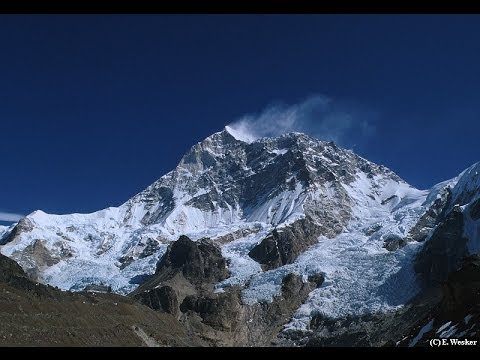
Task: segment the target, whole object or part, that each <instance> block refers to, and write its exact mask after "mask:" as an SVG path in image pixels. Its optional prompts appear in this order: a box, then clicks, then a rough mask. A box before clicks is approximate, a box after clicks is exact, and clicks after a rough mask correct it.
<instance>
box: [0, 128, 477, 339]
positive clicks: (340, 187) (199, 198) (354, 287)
mask: <svg viewBox="0 0 480 360" xmlns="http://www.w3.org/2000/svg"><path fill="white" fill-rule="evenodd" d="M234 134H235V133H234ZM234 134H232V130H231V129H229V128H228V127H226V128H225V129H224V130H223V131H220V132H217V133H214V134H212V135H211V136H209V137H207V138H206V139H204V140H203V141H201V142H198V143H197V144H195V145H193V146H192V148H191V149H190V150H189V151H188V152H187V153H186V154H185V155H184V156H183V157H182V159H181V160H180V162H179V164H178V165H177V167H176V168H175V169H173V170H171V171H170V172H168V173H167V174H165V175H164V176H162V177H161V178H160V179H158V180H157V181H155V182H154V183H152V184H151V185H150V186H148V187H147V188H146V189H145V190H143V191H141V192H139V193H138V194H136V195H135V196H133V197H132V198H131V199H129V200H127V201H126V202H125V203H123V204H122V205H120V206H119V207H110V208H107V209H103V210H100V211H97V212H94V213H90V214H69V215H50V214H46V213H44V212H42V211H36V212H33V213H32V214H30V215H28V216H27V217H25V218H24V219H22V220H21V221H20V222H19V223H18V224H17V225H16V226H15V227H14V228H13V229H12V230H10V231H7V232H6V233H5V234H4V235H3V236H2V237H1V238H2V239H1V243H2V244H3V245H2V247H1V249H0V250H1V252H2V253H3V254H5V255H7V256H9V257H11V258H13V259H14V260H16V261H18V262H19V264H20V265H22V267H23V268H24V269H25V270H26V271H27V273H28V274H29V275H30V276H32V277H34V278H36V279H37V280H39V281H42V282H45V283H49V284H51V285H54V286H58V287H60V288H62V289H65V290H74V291H77V290H82V289H83V288H85V287H86V286H88V285H91V284H100V283H101V284H108V285H110V286H112V289H113V291H115V292H118V293H121V294H127V293H129V292H131V291H133V290H135V289H136V288H137V287H138V286H139V285H140V284H142V283H143V282H144V281H145V279H146V278H148V277H149V276H153V275H154V273H155V271H156V269H157V265H158V263H159V262H160V260H161V259H162V256H163V255H164V254H165V252H167V248H168V247H169V245H170V244H172V242H175V241H176V240H177V239H178V238H179V237H180V236H183V235H187V236H188V237H189V238H191V239H192V240H194V241H197V240H201V239H205V238H208V239H209V240H211V241H213V242H214V243H215V244H216V245H217V246H219V247H220V248H221V254H222V256H223V258H225V259H226V263H227V267H228V270H229V274H230V276H229V277H227V278H224V279H221V280H219V282H217V283H216V284H212V285H213V289H214V292H215V293H218V294H221V293H223V292H229V291H230V290H229V289H233V288H238V287H240V289H241V292H240V295H239V296H240V301H241V302H242V303H243V304H245V305H246V306H254V305H255V304H258V303H264V302H266V303H271V302H274V301H276V300H275V299H276V298H277V297H278V296H280V295H281V294H282V283H283V279H284V278H285V276H287V275H288V274H292V273H293V274H297V275H299V276H300V277H303V278H304V279H305V278H306V277H309V276H322V277H323V278H324V280H325V281H324V282H323V284H322V286H320V287H319V288H317V289H311V291H310V293H309V295H308V298H305V300H302V302H303V304H302V305H300V306H299V308H298V309H297V310H296V311H295V313H294V314H292V317H291V319H290V321H289V323H288V324H285V331H287V332H288V331H290V330H291V331H294V330H301V331H304V330H308V329H309V328H310V323H311V321H312V318H314V317H315V316H317V315H319V314H322V316H326V317H332V318H336V317H338V318H340V317H342V316H346V315H349V316H351V315H355V316H363V315H365V314H368V313H372V312H374V313H375V312H389V311H396V310H398V309H400V308H401V307H402V306H404V305H405V304H407V303H408V302H409V301H410V300H411V299H413V298H414V297H415V296H416V295H417V294H418V293H419V292H420V291H421V289H422V286H421V284H420V283H419V281H418V279H417V278H418V274H417V272H418V271H419V270H416V269H420V268H422V266H420V265H418V266H417V265H415V264H416V263H417V262H418V261H417V260H415V259H416V258H418V257H419V256H422V257H423V258H426V259H427V260H424V261H423V262H422V261H420V262H419V263H422V264H429V263H430V262H429V261H430V260H428V258H429V257H430V256H431V251H434V250H428V249H429V248H428V247H427V248H426V249H427V250H428V251H423V252H421V251H420V250H421V249H422V248H424V249H425V247H424V246H423V244H424V243H428V242H429V240H430V238H431V236H432V234H433V233H434V229H435V228H436V227H437V226H438V224H439V223H441V222H442V221H443V217H444V215H445V216H446V215H448V214H449V213H451V212H452V211H453V210H452V209H453V208H454V207H455V205H458V206H460V207H462V209H461V214H464V211H467V212H470V213H471V214H473V216H470V215H468V214H467V215H468V216H467V215H465V219H466V220H465V224H463V223H462V225H461V228H459V229H460V230H459V231H463V230H464V227H465V229H467V232H469V234H467V235H468V236H467V243H466V244H467V245H466V246H467V248H468V251H466V252H459V253H458V258H459V259H460V258H461V257H462V256H464V255H467V254H468V253H475V252H476V251H478V248H479V246H478V243H479V240H478V222H477V220H478V219H477V218H476V216H477V207H478V205H476V202H478V201H477V200H478V189H479V188H480V181H479V179H478V173H479V171H478V170H479V167H480V163H476V164H474V165H472V166H471V167H469V168H468V169H466V170H465V171H464V172H462V173H461V174H460V175H459V176H458V177H456V178H454V179H451V180H447V181H445V182H442V183H440V184H437V185H435V186H433V187H432V188H431V189H430V190H418V189H415V188H414V187H412V186H410V185H409V184H408V183H406V182H405V181H404V180H402V179H401V178H400V177H399V176H398V175H397V174H395V173H394V172H393V171H391V170H389V169H388V168H386V167H385V166H382V165H377V164H375V163H372V162H370V161H368V160H366V159H364V158H362V157H361V156H358V155H357V154H355V153H354V152H352V151H351V150H345V149H342V148H340V147H338V146H337V145H336V144H334V143H333V142H325V141H320V140H317V139H314V138H312V137H310V136H308V135H305V134H301V133H288V134H284V135H282V136H279V137H275V138H260V139H253V138H246V139H245V138H242V136H241V135H238V134H235V135H236V136H235V135H234ZM239 138H240V139H243V140H245V141H243V140H239ZM460 203H461V205H460ZM465 214H466V213H465ZM462 216H463V215H462ZM459 226H460V225H459ZM441 236H443V235H441ZM436 238H439V235H438V234H437V235H436ZM440 238H441V237H440ZM439 241H440V240H439ZM442 241H444V240H442ZM445 241H455V239H453V240H445ZM432 249H435V247H433V248H432ZM435 251H437V250H435ZM459 251H460V250H459ZM419 254H421V255H419ZM422 254H423V255H422ZM414 265H415V266H417V268H415V266H414ZM425 266H426V265H423V267H425ZM452 266H453V268H455V266H458V264H457V263H455V264H453V265H452ZM422 271H423V270H422ZM305 281H306V280H305ZM169 291H170V290H169Z"/></svg>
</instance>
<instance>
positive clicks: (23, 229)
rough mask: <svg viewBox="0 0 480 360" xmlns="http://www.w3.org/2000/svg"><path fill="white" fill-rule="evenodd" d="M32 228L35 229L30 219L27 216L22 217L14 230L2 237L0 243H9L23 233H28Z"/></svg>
mask: <svg viewBox="0 0 480 360" xmlns="http://www.w3.org/2000/svg"><path fill="white" fill-rule="evenodd" d="M32 230H33V224H32V222H31V221H30V220H29V219H27V218H23V219H20V221H19V222H18V223H17V225H15V227H14V228H13V229H12V231H10V233H9V234H7V235H6V236H5V237H3V238H2V239H0V245H5V244H8V243H9V242H11V241H13V240H15V239H16V238H17V237H18V236H20V235H21V234H23V233H28V232H30V231H32Z"/></svg>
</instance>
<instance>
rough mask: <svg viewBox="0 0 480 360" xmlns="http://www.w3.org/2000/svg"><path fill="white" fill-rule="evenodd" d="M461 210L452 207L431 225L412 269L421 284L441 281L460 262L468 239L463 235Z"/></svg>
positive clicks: (465, 251) (425, 284)
mask: <svg viewBox="0 0 480 360" xmlns="http://www.w3.org/2000/svg"><path fill="white" fill-rule="evenodd" d="M463 225H464V219H463V213H462V210H461V208H460V207H459V206H455V207H454V208H453V209H452V211H451V212H450V213H449V214H448V215H447V217H446V218H445V219H444V220H443V221H442V222H441V223H440V224H439V225H438V226H437V227H436V228H435V230H434V232H433V233H432V235H431V237H430V239H429V240H428V241H427V243H426V244H425V246H424V247H423V249H422V250H421V251H420V252H419V253H418V255H417V256H416V258H415V264H414V267H415V271H416V272H417V273H418V274H419V275H420V277H421V280H422V282H423V284H424V286H430V285H434V284H436V283H440V282H443V281H445V280H446V279H447V276H448V274H449V273H451V272H452V271H455V270H457V269H458V268H459V266H460V265H461V262H462V259H463V258H464V257H465V256H466V254H467V242H468V239H467V238H465V237H464V236H463V232H464V229H463Z"/></svg>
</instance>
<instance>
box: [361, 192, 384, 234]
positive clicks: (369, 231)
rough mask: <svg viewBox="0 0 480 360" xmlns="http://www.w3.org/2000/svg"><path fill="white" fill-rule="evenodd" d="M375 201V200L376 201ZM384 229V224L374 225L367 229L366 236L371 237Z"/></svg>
mask: <svg viewBox="0 0 480 360" xmlns="http://www.w3.org/2000/svg"><path fill="white" fill-rule="evenodd" d="M374 200H375V199H374ZM381 228H382V224H373V225H370V226H369V227H368V228H366V229H365V231H364V234H365V235H366V236H371V235H373V234H375V233H376V232H377V231H378V230H380V229H381Z"/></svg>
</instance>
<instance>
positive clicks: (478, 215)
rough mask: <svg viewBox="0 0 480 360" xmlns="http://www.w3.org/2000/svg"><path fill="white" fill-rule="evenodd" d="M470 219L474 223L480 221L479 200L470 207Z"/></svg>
mask: <svg viewBox="0 0 480 360" xmlns="http://www.w3.org/2000/svg"><path fill="white" fill-rule="evenodd" d="M470 217H471V218H472V219H473V220H475V221H477V220H478V219H480V198H479V199H477V200H475V201H474V202H473V203H472V204H471V205H470Z"/></svg>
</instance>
